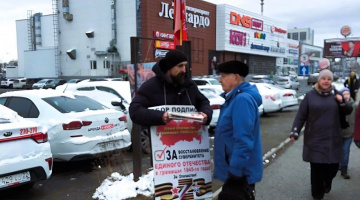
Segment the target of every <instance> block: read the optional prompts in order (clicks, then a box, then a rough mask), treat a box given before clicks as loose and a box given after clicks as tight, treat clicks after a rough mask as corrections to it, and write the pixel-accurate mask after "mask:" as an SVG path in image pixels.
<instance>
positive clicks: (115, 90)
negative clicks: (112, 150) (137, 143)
mask: <svg viewBox="0 0 360 200" xmlns="http://www.w3.org/2000/svg"><path fill="white" fill-rule="evenodd" d="M56 90H61V91H64V92H65V91H71V92H76V94H81V95H84V96H87V97H90V98H92V99H95V100H96V101H98V102H100V103H102V104H103V105H105V106H107V107H109V108H113V109H115V110H120V111H123V112H124V113H125V114H127V119H128V123H127V126H128V130H129V132H130V133H131V130H132V121H131V119H130V115H129V112H128V111H129V106H130V102H131V93H130V83H129V81H116V82H112V81H90V82H86V81H85V82H83V81H81V82H79V83H77V84H69V85H62V86H61V85H60V86H58V87H56ZM116 98H117V99H120V100H118V101H121V103H122V104H123V105H124V106H125V108H121V107H119V106H114V105H113V103H112V102H113V101H116Z"/></svg>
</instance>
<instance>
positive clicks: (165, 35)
mask: <svg viewBox="0 0 360 200" xmlns="http://www.w3.org/2000/svg"><path fill="white" fill-rule="evenodd" d="M154 38H159V39H167V40H173V39H174V34H172V33H165V32H160V31H154Z"/></svg>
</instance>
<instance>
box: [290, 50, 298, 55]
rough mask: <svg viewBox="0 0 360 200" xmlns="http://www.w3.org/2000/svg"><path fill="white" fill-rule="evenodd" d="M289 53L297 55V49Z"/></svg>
mask: <svg viewBox="0 0 360 200" xmlns="http://www.w3.org/2000/svg"><path fill="white" fill-rule="evenodd" d="M289 53H291V54H298V50H297V49H289Z"/></svg>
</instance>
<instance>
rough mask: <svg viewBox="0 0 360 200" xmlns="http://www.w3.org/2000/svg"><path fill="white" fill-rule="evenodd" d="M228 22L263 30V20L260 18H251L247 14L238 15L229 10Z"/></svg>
mask: <svg viewBox="0 0 360 200" xmlns="http://www.w3.org/2000/svg"><path fill="white" fill-rule="evenodd" d="M230 24H234V25H238V26H242V27H244V28H251V29H255V30H258V31H262V30H263V26H264V22H263V21H262V20H260V19H256V18H251V17H250V16H247V15H242V16H241V15H240V14H238V13H236V12H230Z"/></svg>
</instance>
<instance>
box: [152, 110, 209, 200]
mask: <svg viewBox="0 0 360 200" xmlns="http://www.w3.org/2000/svg"><path fill="white" fill-rule="evenodd" d="M151 109H157V110H163V111H166V112H175V113H189V114H191V113H193V114H197V111H196V109H195V107H194V106H167V105H166V106H157V107H153V108H151ZM189 116H192V115H189ZM185 118H186V117H185ZM150 132H151V147H152V159H153V166H154V181H155V199H156V200H160V199H179V200H180V199H205V198H211V197H212V187H211V183H212V180H211V164H210V163H211V162H210V160H211V159H210V149H209V136H208V130H207V126H204V125H202V124H201V123H198V122H196V121H194V120H191V119H189V120H172V121H171V122H170V123H168V124H166V125H162V126H152V127H151V128H150Z"/></svg>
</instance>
